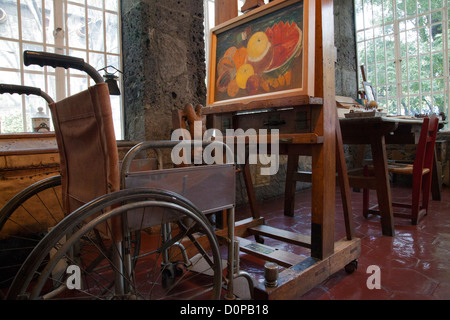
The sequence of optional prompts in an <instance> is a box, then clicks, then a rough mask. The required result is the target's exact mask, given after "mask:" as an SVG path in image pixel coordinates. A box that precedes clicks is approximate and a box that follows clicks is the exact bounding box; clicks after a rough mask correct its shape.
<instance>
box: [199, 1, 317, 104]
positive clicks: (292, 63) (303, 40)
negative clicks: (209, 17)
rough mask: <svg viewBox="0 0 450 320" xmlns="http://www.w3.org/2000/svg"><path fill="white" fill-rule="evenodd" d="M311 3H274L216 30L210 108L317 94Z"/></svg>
mask: <svg viewBox="0 0 450 320" xmlns="http://www.w3.org/2000/svg"><path fill="white" fill-rule="evenodd" d="M310 2H311V1H305V0H303V1H300V0H288V1H286V0H280V1H274V2H271V3H270V4H268V5H265V6H262V7H260V8H258V9H255V10H253V11H250V12H249V13H247V14H245V15H243V16H241V17H238V18H235V19H232V20H230V21H229V22H226V23H225V24H222V25H220V26H218V27H216V28H214V29H213V30H212V33H211V38H212V48H211V63H210V68H209V88H208V91H209V94H208V104H209V105H211V104H223V103H225V104H226V103H227V102H231V103H233V102H240V101H245V99H248V98H251V99H255V98H256V99H266V98H267V99H270V98H273V97H276V96H277V95H280V94H283V93H285V92H286V91H288V92H290V91H296V92H298V93H301V94H308V93H310V92H311V87H312V84H309V83H308V82H309V77H308V73H311V72H312V71H313V70H308V65H311V64H310V63H308V58H309V59H310V60H309V62H311V60H312V59H313V57H312V56H313V55H312V54H311V55H310V54H309V48H310V47H311V41H309V40H310V35H309V33H310V31H311V30H310V26H309V21H310V20H311V17H310V16H309V14H308V12H309V11H308V10H307V9H308V8H309V5H310ZM311 29H313V28H311ZM305 48H306V49H305ZM312 65H313V64H312ZM308 89H309V90H308Z"/></svg>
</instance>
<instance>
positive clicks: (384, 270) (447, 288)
mask: <svg viewBox="0 0 450 320" xmlns="http://www.w3.org/2000/svg"><path fill="white" fill-rule="evenodd" d="M392 196H393V199H394V200H396V201H398V200H401V199H402V200H404V201H408V200H409V199H410V197H411V189H409V188H407V187H393V188H392ZM310 199H311V192H310V190H304V191H300V192H298V193H297V195H296V210H295V216H294V217H286V216H284V215H283V198H282V197H281V198H277V199H274V200H268V201H264V202H261V203H260V210H261V212H262V215H263V216H264V217H265V221H266V224H267V225H270V226H273V227H277V228H281V229H285V230H290V231H298V232H300V233H303V234H308V232H309V229H310V225H309V219H310ZM375 199H376V196H375V194H374V193H373V194H372V195H371V201H374V200H375ZM361 207H362V193H357V192H352V210H353V217H354V227H355V234H356V236H357V237H359V238H360V239H361V256H360V257H359V259H358V269H357V270H356V271H355V272H354V273H352V274H350V275H349V274H347V273H346V272H345V271H344V270H343V269H342V270H341V271H339V272H337V273H335V274H333V275H332V276H330V277H329V278H328V279H326V280H325V281H324V282H322V283H321V284H319V285H318V286H316V287H315V288H314V289H312V290H311V291H309V292H307V293H306V294H304V295H303V296H302V297H300V299H302V300H390V299H392V300H417V299H420V300H424V299H428V300H429V299H431V300H446V299H450V188H449V187H447V188H445V187H444V188H443V191H442V200H441V201H430V205H429V214H428V215H427V216H425V217H424V218H423V219H422V220H421V221H420V222H419V224H418V225H416V226H413V225H411V223H410V221H409V220H407V219H401V218H394V222H395V232H396V235H395V236H394V237H388V236H383V235H382V234H381V226H380V221H379V217H376V216H369V218H368V219H365V218H364V217H363V216H362V214H361ZM248 216H249V211H248V208H245V207H244V208H238V210H237V211H236V220H239V219H242V218H243V217H248ZM335 225H336V231H335V238H336V240H338V239H341V238H343V237H344V236H345V227H344V219H343V214H342V205H341V201H340V193H339V189H337V191H336V219H335ZM265 244H268V245H270V246H274V247H278V248H280V249H284V250H288V251H293V252H296V253H298V254H301V255H303V254H304V255H305V256H309V251H308V250H306V249H304V248H299V247H296V246H294V245H289V244H286V243H280V242H277V241H275V240H271V239H267V238H266V239H265ZM255 260H257V259H256V258H253V257H249V256H247V255H246V254H241V258H240V261H241V269H243V270H247V271H249V272H251V273H252V274H253V275H254V276H255V277H256V278H257V279H262V278H263V270H262V265H261V263H264V262H263V261H255ZM371 265H376V266H378V267H379V268H380V276H381V277H380V280H381V281H380V283H381V288H380V289H369V288H368V287H367V280H368V278H369V276H371V275H372V273H367V269H368V266H371Z"/></svg>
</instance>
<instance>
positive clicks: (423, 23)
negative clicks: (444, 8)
mask: <svg viewBox="0 0 450 320" xmlns="http://www.w3.org/2000/svg"><path fill="white" fill-rule="evenodd" d="M418 22H419V27H425V26H426V25H429V24H430V15H429V14H425V15H423V16H420V17H419V19H418Z"/></svg>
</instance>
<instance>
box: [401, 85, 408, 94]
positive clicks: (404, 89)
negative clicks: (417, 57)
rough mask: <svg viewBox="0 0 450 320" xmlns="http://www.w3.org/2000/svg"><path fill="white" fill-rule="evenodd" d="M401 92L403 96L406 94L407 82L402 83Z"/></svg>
mask: <svg viewBox="0 0 450 320" xmlns="http://www.w3.org/2000/svg"><path fill="white" fill-rule="evenodd" d="M402 94H403V95H404V96H407V95H408V84H407V83H403V84H402Z"/></svg>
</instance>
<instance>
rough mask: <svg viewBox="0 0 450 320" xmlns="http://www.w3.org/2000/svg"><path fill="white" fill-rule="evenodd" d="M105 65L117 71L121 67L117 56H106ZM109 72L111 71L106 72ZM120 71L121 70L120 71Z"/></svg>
mask: <svg viewBox="0 0 450 320" xmlns="http://www.w3.org/2000/svg"><path fill="white" fill-rule="evenodd" d="M106 65H107V66H113V67H115V68H117V69H119V70H120V68H121V65H120V59H119V56H112V55H107V56H106ZM108 71H109V72H112V70H108ZM121 71H122V70H121Z"/></svg>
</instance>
